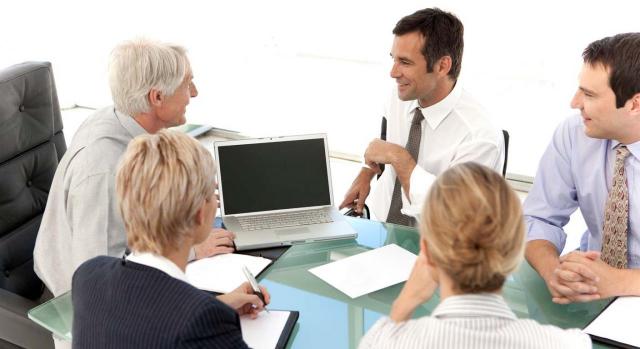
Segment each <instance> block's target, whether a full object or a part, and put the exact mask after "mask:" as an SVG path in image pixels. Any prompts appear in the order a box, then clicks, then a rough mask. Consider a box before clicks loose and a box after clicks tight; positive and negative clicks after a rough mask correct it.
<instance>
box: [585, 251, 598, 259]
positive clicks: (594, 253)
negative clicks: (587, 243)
mask: <svg viewBox="0 0 640 349" xmlns="http://www.w3.org/2000/svg"><path fill="white" fill-rule="evenodd" d="M600 255H601V253H600V252H599V251H587V252H585V256H586V257H587V258H589V259H591V260H592V261H595V260H596V259H598V258H600Z"/></svg>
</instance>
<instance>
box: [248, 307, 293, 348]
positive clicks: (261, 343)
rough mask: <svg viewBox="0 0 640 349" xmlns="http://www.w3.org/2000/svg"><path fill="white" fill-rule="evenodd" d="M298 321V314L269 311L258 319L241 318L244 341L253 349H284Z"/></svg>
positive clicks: (261, 314)
mask: <svg viewBox="0 0 640 349" xmlns="http://www.w3.org/2000/svg"><path fill="white" fill-rule="evenodd" d="M297 319H298V313H297V312H291V311H281V310H269V312H266V311H263V312H260V314H258V317H257V318H256V319H251V318H250V317H249V316H246V315H245V316H242V317H240V328H241V329H242V339H244V341H245V342H246V343H247V344H248V345H249V347H250V348H253V349H274V348H281V347H284V346H285V345H286V343H287V340H288V339H289V336H290V335H291V331H292V330H293V326H294V325H295V323H296V320H297Z"/></svg>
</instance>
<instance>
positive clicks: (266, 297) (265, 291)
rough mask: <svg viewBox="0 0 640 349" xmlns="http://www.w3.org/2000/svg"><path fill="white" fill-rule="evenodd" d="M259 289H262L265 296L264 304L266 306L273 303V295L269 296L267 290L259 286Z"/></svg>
mask: <svg viewBox="0 0 640 349" xmlns="http://www.w3.org/2000/svg"><path fill="white" fill-rule="evenodd" d="M258 287H260V292H262V296H264V302H265V303H266V304H269V303H271V295H270V294H269V291H267V288H266V287H264V286H262V285H259V286H258Z"/></svg>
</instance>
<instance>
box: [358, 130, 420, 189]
mask: <svg viewBox="0 0 640 349" xmlns="http://www.w3.org/2000/svg"><path fill="white" fill-rule="evenodd" d="M364 161H365V162H366V164H367V165H368V166H369V167H371V168H379V165H380V164H385V165H391V166H393V169H394V171H396V175H397V176H398V180H399V181H400V184H401V185H402V189H403V190H404V193H405V195H406V196H407V198H409V197H410V195H409V193H410V185H411V182H410V179H411V173H413V170H414V168H415V167H416V161H415V160H414V159H413V157H411V154H409V152H408V151H407V150H406V149H405V148H403V147H401V146H399V145H397V144H395V143H390V142H387V141H383V140H380V139H374V140H373V141H371V143H369V146H368V147H367V150H366V151H365V153H364Z"/></svg>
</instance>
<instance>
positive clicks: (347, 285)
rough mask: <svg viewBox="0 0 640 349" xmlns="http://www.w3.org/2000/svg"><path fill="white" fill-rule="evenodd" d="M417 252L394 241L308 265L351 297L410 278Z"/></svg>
mask: <svg viewBox="0 0 640 349" xmlns="http://www.w3.org/2000/svg"><path fill="white" fill-rule="evenodd" d="M416 258H417V256H416V255H415V254H413V253H411V252H409V251H407V250H405V249H403V248H402V247H400V246H398V245H396V244H391V245H386V246H383V247H380V248H377V249H375V250H371V251H367V252H364V253H360V254H357V255H355V256H351V257H347V258H344V259H341V260H339V261H337V262H333V263H329V264H325V265H322V266H319V267H315V268H312V269H309V272H311V273H312V274H314V275H315V276H317V277H319V278H321V279H322V280H324V281H326V282H327V283H328V284H329V285H331V286H333V287H335V288H337V289H338V290H340V291H342V292H343V293H345V294H346V295H347V296H349V297H351V298H356V297H360V296H362V295H365V294H367V293H371V292H374V291H377V290H381V289H383V288H385V287H389V286H392V285H395V284H397V283H400V282H403V281H407V279H408V278H409V274H410V273H411V269H412V268H413V264H414V263H415V261H416Z"/></svg>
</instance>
